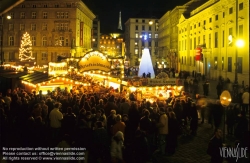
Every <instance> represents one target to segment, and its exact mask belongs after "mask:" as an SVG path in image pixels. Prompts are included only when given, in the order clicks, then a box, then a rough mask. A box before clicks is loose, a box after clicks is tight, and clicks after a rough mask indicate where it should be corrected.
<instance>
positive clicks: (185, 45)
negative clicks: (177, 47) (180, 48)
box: [184, 39, 187, 50]
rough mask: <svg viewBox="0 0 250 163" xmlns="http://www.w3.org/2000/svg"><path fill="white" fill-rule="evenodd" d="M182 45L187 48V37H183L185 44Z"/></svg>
mask: <svg viewBox="0 0 250 163" xmlns="http://www.w3.org/2000/svg"><path fill="white" fill-rule="evenodd" d="M184 47H185V50H187V39H185V45H184Z"/></svg>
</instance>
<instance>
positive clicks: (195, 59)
mask: <svg viewBox="0 0 250 163" xmlns="http://www.w3.org/2000/svg"><path fill="white" fill-rule="evenodd" d="M195 63H196V59H195V57H194V67H195Z"/></svg>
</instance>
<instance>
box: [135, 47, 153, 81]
mask: <svg viewBox="0 0 250 163" xmlns="http://www.w3.org/2000/svg"><path fill="white" fill-rule="evenodd" d="M143 73H146V74H147V73H151V78H152V79H153V78H155V72H154V68H153V65H152V61H151V57H150V53H149V49H148V48H144V50H143V53H142V57H141V62H140V66H139V73H138V76H139V77H142V75H143Z"/></svg>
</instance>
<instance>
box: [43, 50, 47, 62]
mask: <svg viewBox="0 0 250 163" xmlns="http://www.w3.org/2000/svg"><path fill="white" fill-rule="evenodd" d="M42 60H43V61H47V60H48V54H47V53H46V52H42Z"/></svg>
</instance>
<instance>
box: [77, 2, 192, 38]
mask: <svg viewBox="0 0 250 163" xmlns="http://www.w3.org/2000/svg"><path fill="white" fill-rule="evenodd" d="M82 1H83V2H84V3H85V4H86V5H87V6H88V7H89V8H90V10H92V12H93V13H94V14H95V15H98V16H99V19H100V23H101V33H109V32H114V31H117V27H118V21H119V11H120V10H121V12H122V25H123V26H122V27H123V30H124V28H125V27H124V23H125V22H126V21H127V20H128V19H129V18H131V17H138V18H139V17H141V18H143V17H145V18H146V17H147V18H148V17H149V18H150V17H154V18H160V17H162V16H163V15H164V14H165V13H166V12H167V11H169V10H171V9H173V8H174V7H175V6H178V5H183V4H185V3H186V2H188V1H189V0H82Z"/></svg>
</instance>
